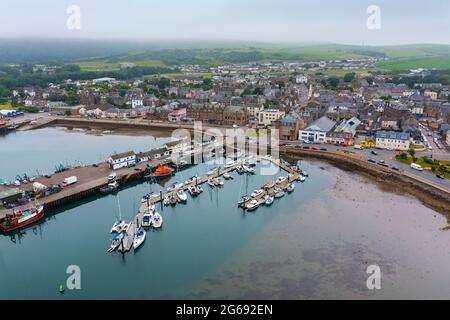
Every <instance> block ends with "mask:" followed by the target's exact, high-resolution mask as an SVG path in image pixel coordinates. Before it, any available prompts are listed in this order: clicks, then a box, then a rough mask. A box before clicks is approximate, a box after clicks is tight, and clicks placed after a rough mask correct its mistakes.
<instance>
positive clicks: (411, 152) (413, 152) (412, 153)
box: [408, 148, 416, 158]
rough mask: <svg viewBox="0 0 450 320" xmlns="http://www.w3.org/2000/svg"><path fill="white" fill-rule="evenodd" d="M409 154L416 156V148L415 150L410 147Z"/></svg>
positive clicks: (412, 156)
mask: <svg viewBox="0 0 450 320" xmlns="http://www.w3.org/2000/svg"><path fill="white" fill-rule="evenodd" d="M408 153H409V155H410V156H411V158H414V156H415V154H416V150H414V149H413V148H410V149H409V150H408Z"/></svg>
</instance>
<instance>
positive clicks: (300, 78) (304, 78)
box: [295, 74, 308, 83]
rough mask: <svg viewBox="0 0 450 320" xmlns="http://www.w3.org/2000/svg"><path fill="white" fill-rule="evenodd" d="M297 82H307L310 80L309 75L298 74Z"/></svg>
mask: <svg viewBox="0 0 450 320" xmlns="http://www.w3.org/2000/svg"><path fill="white" fill-rule="evenodd" d="M295 82H296V83H307V82H308V76H306V75H303V74H301V75H298V76H296V77H295Z"/></svg>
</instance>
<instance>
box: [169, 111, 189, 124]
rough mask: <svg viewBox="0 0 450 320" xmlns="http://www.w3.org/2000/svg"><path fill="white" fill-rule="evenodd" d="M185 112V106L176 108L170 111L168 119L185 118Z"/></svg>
mask: <svg viewBox="0 0 450 320" xmlns="http://www.w3.org/2000/svg"><path fill="white" fill-rule="evenodd" d="M186 116H187V112H186V108H181V109H178V110H174V111H172V112H171V113H169V114H168V116H167V117H168V120H169V121H170V122H180V121H181V120H183V119H186Z"/></svg>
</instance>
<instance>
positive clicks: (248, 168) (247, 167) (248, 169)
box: [242, 164, 255, 174]
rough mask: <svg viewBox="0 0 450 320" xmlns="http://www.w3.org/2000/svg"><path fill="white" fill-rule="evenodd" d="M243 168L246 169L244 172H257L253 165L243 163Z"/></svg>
mask: <svg viewBox="0 0 450 320" xmlns="http://www.w3.org/2000/svg"><path fill="white" fill-rule="evenodd" d="M242 169H243V170H244V172H247V173H250V174H254V173H255V169H254V168H252V167H250V166H248V165H245V164H243V165H242Z"/></svg>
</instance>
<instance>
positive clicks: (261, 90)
mask: <svg viewBox="0 0 450 320" xmlns="http://www.w3.org/2000/svg"><path fill="white" fill-rule="evenodd" d="M253 94H256V95H262V94H264V91H263V89H261V88H259V87H257V88H255V90H253Z"/></svg>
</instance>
